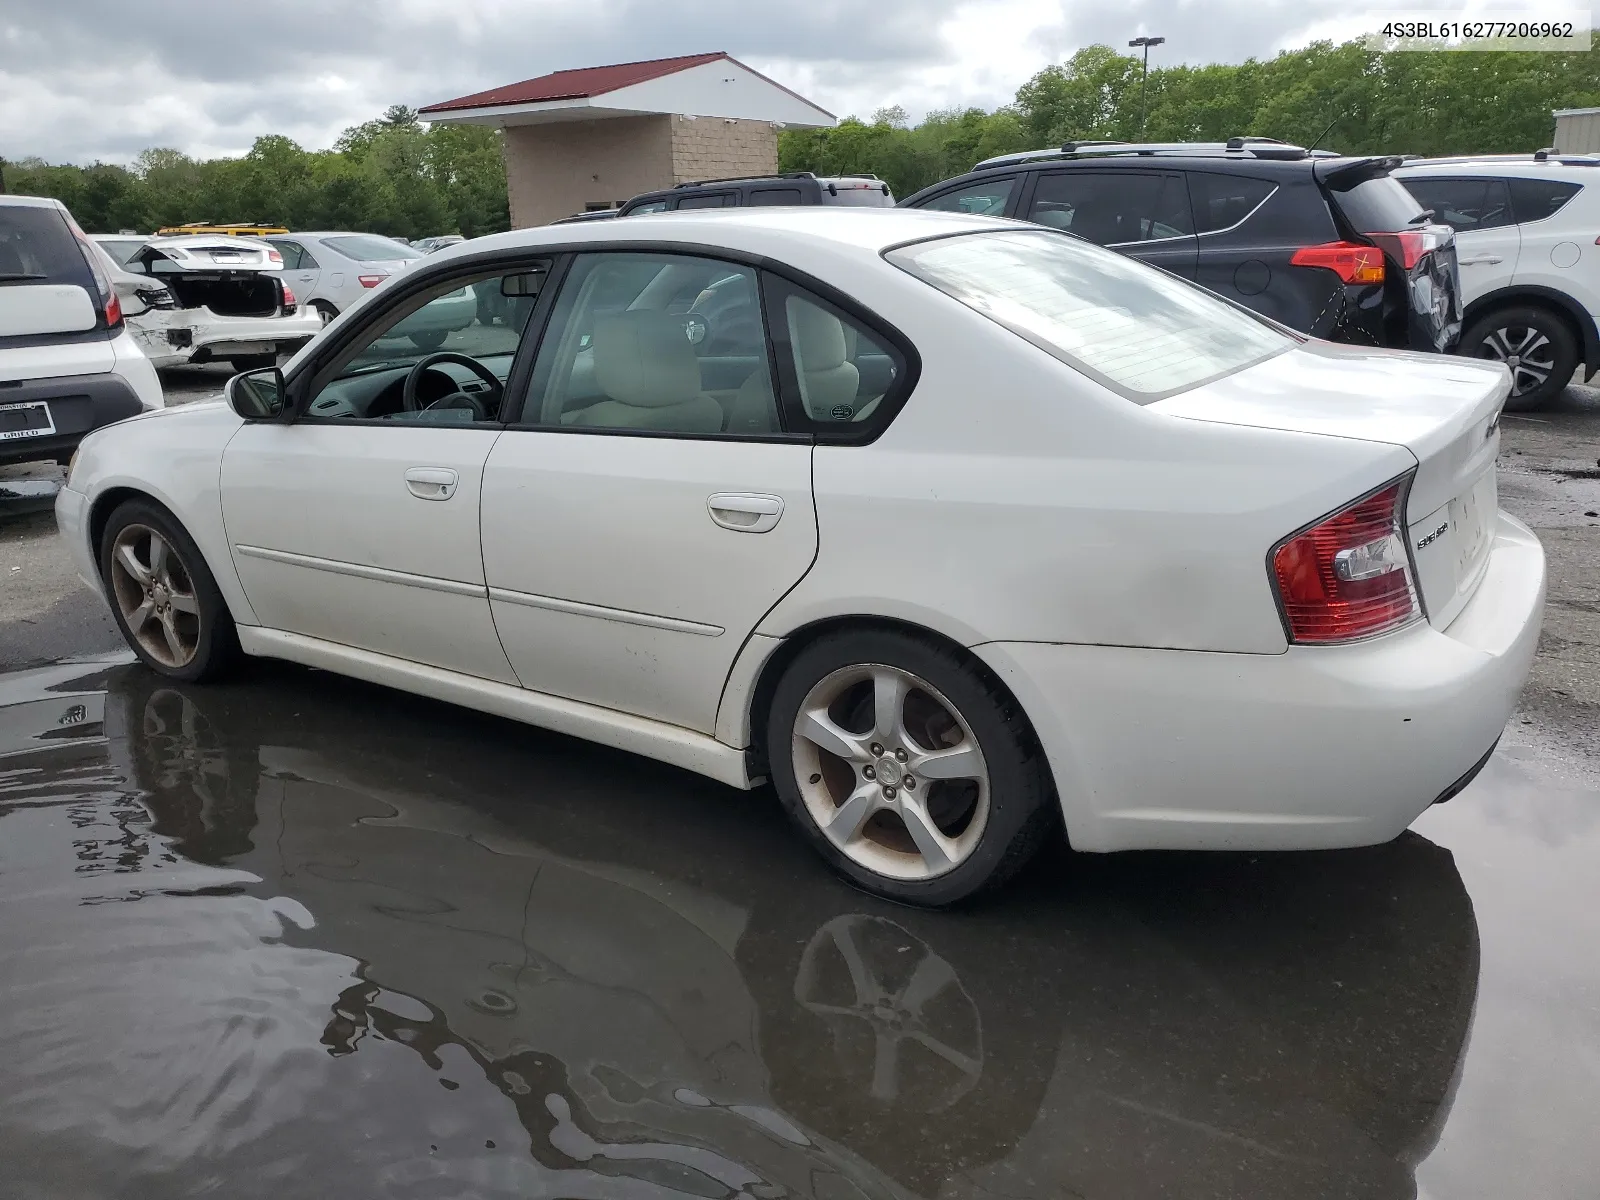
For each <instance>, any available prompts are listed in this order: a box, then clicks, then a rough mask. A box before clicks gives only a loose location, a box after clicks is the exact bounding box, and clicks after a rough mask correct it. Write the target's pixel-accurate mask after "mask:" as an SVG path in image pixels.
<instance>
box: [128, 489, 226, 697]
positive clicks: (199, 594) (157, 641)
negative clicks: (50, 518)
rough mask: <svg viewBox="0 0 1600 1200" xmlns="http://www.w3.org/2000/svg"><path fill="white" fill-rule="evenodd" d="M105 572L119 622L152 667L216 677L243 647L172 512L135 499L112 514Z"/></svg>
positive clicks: (172, 674)
mask: <svg viewBox="0 0 1600 1200" xmlns="http://www.w3.org/2000/svg"><path fill="white" fill-rule="evenodd" d="M100 577H101V579H102V580H103V582H104V583H105V589H106V597H107V598H108V599H109V600H110V601H111V612H112V615H113V616H114V617H115V618H116V622H117V628H118V629H120V630H121V631H122V636H123V637H124V638H125V639H127V642H128V645H129V646H131V647H133V652H134V653H135V654H137V655H138V656H139V658H140V660H141V661H142V662H143V663H144V664H145V665H146V666H147V667H149V668H150V669H151V670H153V671H156V672H158V673H159V674H162V675H165V676H167V677H168V678H170V679H182V680H188V681H190V682H199V681H202V680H207V679H214V678H216V677H217V676H219V675H221V674H222V673H223V672H224V671H226V670H227V668H228V667H229V666H231V665H232V663H233V661H234V659H235V658H236V657H237V655H238V653H239V638H238V634H237V632H236V631H235V629H234V625H233V617H232V615H231V614H230V613H229V612H228V605H227V603H226V601H224V600H223V598H222V593H221V592H220V591H219V590H218V588H217V581H216V580H215V579H214V578H213V577H212V575H211V571H210V569H209V568H208V567H207V566H206V563H205V559H204V558H202V557H201V555H200V549H199V547H198V546H196V545H195V544H194V540H193V539H192V538H190V537H189V535H188V533H186V532H185V531H184V529H183V526H181V525H179V524H178V522H177V521H176V520H174V519H173V517H172V515H171V514H170V513H168V512H167V511H166V510H165V509H163V508H161V507H160V506H158V505H156V504H154V503H152V502H150V501H148V500H129V501H127V502H126V503H124V504H122V505H120V506H118V508H117V509H116V511H115V512H113V513H112V514H111V519H110V520H109V521H107V522H106V531H105V536H104V538H103V539H102V541H101V543H100Z"/></svg>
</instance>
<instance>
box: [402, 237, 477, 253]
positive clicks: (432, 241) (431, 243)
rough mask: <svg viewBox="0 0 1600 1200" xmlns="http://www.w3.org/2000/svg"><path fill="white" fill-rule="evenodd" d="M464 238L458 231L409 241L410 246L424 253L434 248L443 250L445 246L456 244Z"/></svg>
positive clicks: (432, 251)
mask: <svg viewBox="0 0 1600 1200" xmlns="http://www.w3.org/2000/svg"><path fill="white" fill-rule="evenodd" d="M466 240H467V239H466V238H464V237H462V236H461V235H460V234H459V233H446V234H442V235H440V236H439V237H425V238H418V239H417V240H416V241H414V242H412V243H411V248H412V249H413V250H420V251H422V252H423V253H424V254H432V253H434V252H435V251H436V250H443V249H444V248H445V247H446V246H458V245H460V244H461V243H462V242H464V241H466Z"/></svg>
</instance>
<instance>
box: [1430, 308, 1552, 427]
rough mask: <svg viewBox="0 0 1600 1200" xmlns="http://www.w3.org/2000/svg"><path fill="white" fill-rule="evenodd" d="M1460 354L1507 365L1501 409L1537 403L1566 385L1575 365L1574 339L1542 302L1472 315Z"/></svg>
mask: <svg viewBox="0 0 1600 1200" xmlns="http://www.w3.org/2000/svg"><path fill="white" fill-rule="evenodd" d="M1458 353H1460V354H1466V355H1472V356H1474V357H1477V358H1487V359H1492V360H1493V361H1495V362H1503V363H1505V365H1506V366H1507V367H1508V368H1509V369H1510V371H1511V395H1510V397H1509V398H1508V399H1507V400H1506V409H1507V410H1508V411H1510V412H1521V411H1526V410H1528V409H1534V408H1543V407H1544V406H1545V405H1547V404H1549V403H1550V402H1551V401H1552V400H1554V399H1555V398H1556V397H1557V396H1559V395H1561V393H1562V392H1563V391H1565V390H1566V386H1567V384H1568V383H1570V382H1571V381H1572V373H1573V372H1574V371H1576V370H1577V369H1578V339H1577V338H1576V337H1575V336H1573V333H1572V328H1571V327H1570V326H1569V325H1568V324H1567V323H1566V321H1564V320H1562V319H1561V318H1560V317H1559V316H1557V315H1556V314H1555V313H1553V312H1551V311H1550V310H1549V309H1548V308H1539V307H1537V306H1534V305H1519V306H1517V307H1515V308H1502V309H1499V310H1497V311H1495V312H1491V313H1488V314H1486V315H1484V316H1482V317H1479V318H1478V319H1477V320H1476V321H1474V322H1473V323H1472V324H1471V325H1470V326H1469V327H1468V328H1467V330H1466V331H1465V332H1464V333H1463V334H1462V335H1461V345H1460V349H1459V350H1458Z"/></svg>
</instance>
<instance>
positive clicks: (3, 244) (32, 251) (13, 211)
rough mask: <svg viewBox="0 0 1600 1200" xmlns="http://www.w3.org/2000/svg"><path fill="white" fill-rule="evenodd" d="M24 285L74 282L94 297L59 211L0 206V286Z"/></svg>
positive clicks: (91, 282) (74, 241) (92, 283)
mask: <svg viewBox="0 0 1600 1200" xmlns="http://www.w3.org/2000/svg"><path fill="white" fill-rule="evenodd" d="M27 283H74V284H77V285H78V286H79V287H81V288H83V289H84V290H86V291H87V292H88V293H89V295H90V296H91V297H92V296H95V295H97V294H98V289H97V288H96V285H95V280H94V276H93V275H91V274H90V273H89V264H88V261H87V260H86V259H85V258H84V257H83V251H82V250H80V249H79V248H78V240H77V239H76V238H75V237H73V236H72V230H71V229H70V228H69V227H68V225H67V222H66V219H65V218H64V217H62V215H61V212H60V210H59V209H56V208H54V207H51V208H35V207H33V206H32V205H27V206H23V205H13V204H0V287H4V286H6V285H7V284H27Z"/></svg>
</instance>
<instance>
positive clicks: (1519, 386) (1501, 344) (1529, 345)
mask: <svg viewBox="0 0 1600 1200" xmlns="http://www.w3.org/2000/svg"><path fill="white" fill-rule="evenodd" d="M1478 357H1479V358H1489V359H1494V360H1495V361H1497V362H1503V363H1505V364H1506V366H1507V367H1509V368H1510V369H1511V394H1512V395H1513V396H1525V395H1527V394H1528V393H1529V392H1535V391H1538V390H1539V388H1541V387H1543V386H1544V385H1545V383H1546V382H1548V381H1549V379H1550V374H1551V372H1552V371H1554V370H1555V369H1556V351H1555V346H1554V345H1553V344H1552V343H1551V341H1550V339H1549V337H1547V336H1546V335H1545V334H1544V333H1542V332H1541V331H1540V330H1538V329H1537V328H1535V327H1534V326H1532V325H1504V326H1501V327H1500V328H1499V329H1495V330H1493V331H1491V332H1490V333H1489V335H1488V336H1487V337H1485V338H1484V339H1483V341H1482V342H1480V343H1479V345H1478Z"/></svg>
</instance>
